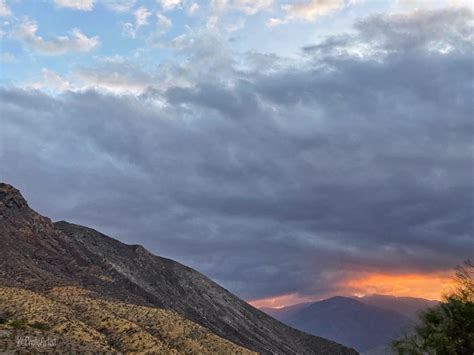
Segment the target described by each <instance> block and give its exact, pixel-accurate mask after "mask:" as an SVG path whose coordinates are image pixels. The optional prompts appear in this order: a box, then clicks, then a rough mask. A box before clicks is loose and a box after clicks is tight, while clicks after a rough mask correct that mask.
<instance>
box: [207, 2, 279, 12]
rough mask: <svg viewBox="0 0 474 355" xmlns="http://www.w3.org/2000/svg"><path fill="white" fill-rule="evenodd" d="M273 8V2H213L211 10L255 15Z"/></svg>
mask: <svg viewBox="0 0 474 355" xmlns="http://www.w3.org/2000/svg"><path fill="white" fill-rule="evenodd" d="M272 6H273V0H211V8H212V9H213V10H214V11H216V12H226V11H239V12H243V13H245V14H246V15H255V14H256V13H258V12H260V11H264V10H269V9H271V8H272Z"/></svg>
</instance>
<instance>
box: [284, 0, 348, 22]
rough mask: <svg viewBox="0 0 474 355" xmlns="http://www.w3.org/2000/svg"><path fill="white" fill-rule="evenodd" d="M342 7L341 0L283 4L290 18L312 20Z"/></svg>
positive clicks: (313, 0) (311, 0)
mask: <svg viewBox="0 0 474 355" xmlns="http://www.w3.org/2000/svg"><path fill="white" fill-rule="evenodd" d="M342 7H344V1H342V0H310V1H305V2H299V3H296V4H292V5H284V6H283V9H285V10H286V11H287V13H288V16H289V17H290V18H296V19H303V20H306V21H314V20H316V19H317V18H318V17H321V16H325V15H328V14H330V13H331V12H334V11H336V10H339V9H341V8H342Z"/></svg>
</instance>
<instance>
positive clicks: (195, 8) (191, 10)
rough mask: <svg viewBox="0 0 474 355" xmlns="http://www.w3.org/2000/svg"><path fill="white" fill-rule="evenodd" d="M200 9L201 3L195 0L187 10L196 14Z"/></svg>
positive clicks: (191, 13) (190, 13)
mask: <svg viewBox="0 0 474 355" xmlns="http://www.w3.org/2000/svg"><path fill="white" fill-rule="evenodd" d="M198 10H199V5H198V4H197V3H195V2H193V3H192V4H191V5H189V7H188V10H187V11H188V14H189V15H194V14H195V13H196V12H197V11H198Z"/></svg>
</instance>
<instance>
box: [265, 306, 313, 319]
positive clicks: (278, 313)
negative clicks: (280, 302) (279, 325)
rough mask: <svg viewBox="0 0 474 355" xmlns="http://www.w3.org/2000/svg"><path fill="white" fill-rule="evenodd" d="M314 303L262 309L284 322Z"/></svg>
mask: <svg viewBox="0 0 474 355" xmlns="http://www.w3.org/2000/svg"><path fill="white" fill-rule="evenodd" d="M312 303H313V302H305V303H297V304H294V305H291V306H288V307H281V308H272V307H262V308H260V310H261V311H263V312H265V313H266V314H269V315H271V316H272V317H273V318H275V319H278V320H279V321H282V322H283V323H284V322H285V321H286V320H287V319H288V318H289V317H291V316H293V314H295V313H296V312H298V311H300V310H302V309H303V308H305V307H308V306H309V305H311V304H312Z"/></svg>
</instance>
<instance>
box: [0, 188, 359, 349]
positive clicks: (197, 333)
mask: <svg viewBox="0 0 474 355" xmlns="http://www.w3.org/2000/svg"><path fill="white" fill-rule="evenodd" d="M0 240H1V243H2V246H3V247H2V248H1V249H0V286H1V287H2V292H3V293H2V294H5V295H6V296H4V297H2V300H3V301H2V302H3V303H2V304H1V306H2V307H3V308H5V309H7V310H8V312H10V313H12V314H13V315H14V316H15V317H27V318H28V320H29V319H30V318H31V319H34V320H36V319H39V320H44V321H45V322H46V323H48V322H49V323H51V325H52V329H53V330H55V331H57V332H59V333H60V334H62V335H63V336H65V337H67V338H68V339H71V341H72V342H81V341H82V342H86V343H87V344H89V345H90V346H92V347H95V348H98V349H107V347H110V348H111V349H116V350H119V351H125V352H133V351H143V350H145V349H140V346H141V345H140V344H147V345H146V346H149V347H150V349H153V351H155V352H157V353H168V352H169V351H177V352H178V353H196V354H197V353H206V351H210V352H212V353H246V351H247V353H248V351H255V352H259V353H263V354H270V353H271V354H356V353H357V352H356V351H355V350H353V349H349V348H347V347H344V346H342V345H339V344H337V343H335V342H332V341H329V340H326V339H323V338H320V337H317V336H312V335H309V334H306V333H304V332H301V331H298V330H296V329H293V328H291V327H288V326H286V325H284V324H282V323H281V322H279V321H277V320H275V319H273V318H272V317H270V316H268V315H266V314H265V313H263V312H261V311H259V310H257V309H256V308H254V307H252V306H250V305H249V304H247V303H246V302H244V301H242V300H240V299H239V298H238V297H236V296H234V295H233V294H231V293H230V292H228V291H227V290H225V289H224V288H222V287H220V286H219V285H217V284H216V283H214V282H212V281H211V280H210V279H208V278H207V277H205V276H204V275H202V274H200V273H198V272H196V271H195V270H192V269H190V268H188V267H186V266H184V265H182V264H179V263H177V262H174V261H172V260H169V259H165V258H161V257H158V256H155V255H153V254H151V253H150V252H148V251H147V250H145V249H144V248H143V247H142V246H139V245H126V244H123V243H121V242H119V241H117V240H114V239H112V238H110V237H107V236H105V235H103V234H101V233H99V232H97V231H95V230H93V229H90V228H86V227H83V226H78V225H74V224H69V223H67V222H58V223H54V224H53V223H52V222H51V220H50V219H49V218H46V217H43V216H41V215H39V214H38V213H36V212H35V211H33V210H32V209H31V208H29V206H28V204H27V202H26V200H25V199H24V198H23V197H22V196H21V194H20V193H19V191H18V190H16V189H15V188H13V187H12V186H10V185H8V184H0ZM26 290H27V291H26ZM9 292H11V293H15V292H18V293H19V294H22V293H21V292H33V293H34V295H35V297H39V298H40V299H41V300H42V301H41V302H39V303H36V304H35V305H33V306H31V305H30V306H28V307H26V306H22V303H21V302H19V303H17V304H12V303H11V299H10V298H9V297H8V293H9ZM30 296H33V295H30ZM25 297H26V296H25ZM41 297H43V298H41ZM26 298H28V297H26ZM9 302H10V303H9ZM50 302H53V303H54V302H56V303H54V304H55V305H60V307H62V308H61V309H64V312H65V314H69V313H67V312H72V313H70V314H69V315H67V316H64V317H65V318H64V319H69V320H71V319H72V322H73V323H74V324H75V325H74V326H72V325H71V326H70V327H69V326H67V327H66V326H64V324H68V323H67V322H66V321H65V320H64V319H63V318H58V319H55V318H54V317H52V316H51V315H48V314H49V313H48V311H47V309H48V307H46V308H45V307H40V306H39V305H40V304H49V303H50ZM140 307H147V308H140ZM144 309H146V311H144ZM147 314H150V315H151V316H150V317H152V318H151V319H150V318H148V316H147ZM103 318H105V319H103ZM147 322H148V323H147ZM49 323H48V324H49ZM155 323H157V324H159V326H157V328H156V327H155V328H153V327H152V324H155ZM170 323H172V324H175V325H176V328H173V327H172V326H171V325H170ZM80 324H84V325H83V326H82V328H81V327H79V325H80ZM177 324H181V325H180V326H178V325H177ZM77 327H79V328H77ZM70 328H73V329H80V330H78V332H79V333H78V334H80V335H77V334H76V333H75V331H73V330H71V329H70ZM129 330H130V334H127V331H129ZM206 332H207V333H206ZM140 337H141V340H137V339H140ZM143 339H147V340H146V341H144V340H143Z"/></svg>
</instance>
